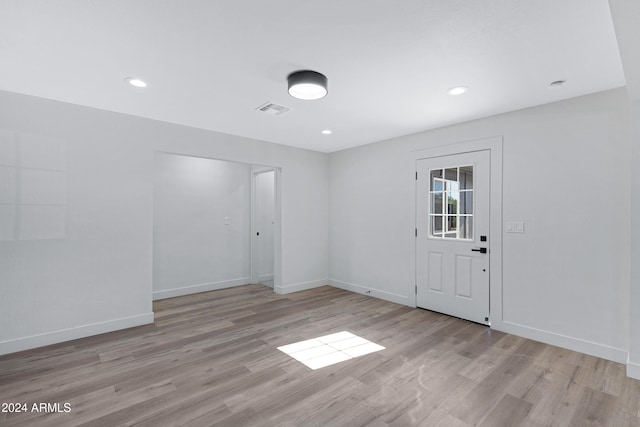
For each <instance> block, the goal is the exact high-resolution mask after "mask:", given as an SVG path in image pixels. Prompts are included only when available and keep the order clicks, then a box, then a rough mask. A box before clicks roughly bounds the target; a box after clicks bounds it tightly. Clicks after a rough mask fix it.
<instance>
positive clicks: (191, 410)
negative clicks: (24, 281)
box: [0, 285, 640, 427]
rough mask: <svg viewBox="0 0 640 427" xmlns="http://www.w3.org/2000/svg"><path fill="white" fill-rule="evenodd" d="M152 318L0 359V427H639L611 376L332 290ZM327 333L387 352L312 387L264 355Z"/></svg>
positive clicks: (198, 306)
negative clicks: (22, 406)
mask: <svg viewBox="0 0 640 427" xmlns="http://www.w3.org/2000/svg"><path fill="white" fill-rule="evenodd" d="M154 311H155V313H156V322H155V324H154V325H149V326H143V327H139V328H132V329H128V330H124V331H119V332H113V333H110V334H104V335H99V336H95V337H90V338H85V339H80V340H75V341H71V342H67V343H63V344H57V345H53V346H49V347H43V348H40V349H35V350H29V351H25V352H21V353H15V354H12V355H7V356H2V357H0V403H6V404H8V403H26V404H27V407H28V411H27V412H26V413H15V412H12V413H7V412H2V413H0V425H2V426H78V425H82V426H130V425H141V426H183V425H184V426H187V425H188V426H233V427H238V426H261V427H263V426H318V427H320V426H323V427H324V426H336V427H339V426H446V427H467V426H500V427H502V426H509V427H515V426H527V427H533V426H580V427H584V426H608V427H611V426H613V427H624V426H640V418H639V416H640V381H636V380H631V379H629V378H627V377H626V376H625V368H624V366H623V365H621V364H618V363H613V362H609V361H606V360H603V359H598V358H596V357H591V356H587V355H584V354H580V353H576V352H573V351H569V350H564V349H561V348H557V347H553V346H549V345H545V344H542V343H538V342H535V341H531V340H527V339H524V338H519V337H516V336H513V335H508V334H503V333H500V332H496V331H492V330H490V329H488V328H486V327H484V326H481V325H477V324H474V323H470V322H466V321H463V320H460V319H456V318H451V317H448V316H444V315H441V314H437V313H433V312H429V311H425V310H420V309H412V308H409V307H404V306H400V305H397V304H393V303H389V302H386V301H382V300H378V299H375V298H370V297H367V296H364V295H359V294H354V293H350V292H346V291H343V290H339V289H334V288H331V287H322V288H318V289H313V290H309V291H304V292H298V293H294V294H289V295H284V296H281V295H276V294H274V293H273V292H272V290H271V289H270V288H266V287H264V286H260V285H247V286H241V287H237V288H231V289H224V290H219V291H213V292H206V293H201V294H195V295H188V296H184V297H178V298H172V299H167V300H163V301H158V302H156V303H154ZM339 331H349V332H351V333H353V334H356V335H358V336H360V337H362V338H365V339H367V340H369V341H373V342H374V343H377V344H380V345H382V346H384V347H386V349H385V350H382V351H379V352H376V353H371V354H368V355H365V356H362V357H358V358H355V359H351V360H347V361H344V362H341V363H338V364H336V365H332V366H328V367H325V368H321V369H318V370H315V371H313V370H311V369H309V368H307V367H306V366H304V365H303V364H302V363H300V362H298V361H296V360H293V359H292V358H291V357H289V356H287V355H286V354H284V353H282V352H280V351H279V350H277V348H276V347H278V346H283V345H286V344H291V343H294V342H298V341H302V340H306V339H310V338H315V337H318V336H323V335H327V334H330V333H333V332H339ZM34 403H36V404H39V403H50V404H55V403H59V404H60V408H59V409H60V412H49V413H47V412H46V411H44V412H38V411H32V405H33V404H34ZM65 403H67V404H69V409H70V411H69V412H64V409H65V408H64V406H63V405H64V404H65ZM5 409H6V408H5ZM54 409H55V408H54ZM49 410H51V408H49Z"/></svg>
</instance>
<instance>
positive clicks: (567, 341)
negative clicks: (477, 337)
mask: <svg viewBox="0 0 640 427" xmlns="http://www.w3.org/2000/svg"><path fill="white" fill-rule="evenodd" d="M491 328H492V329H495V330H497V331H501V332H507V333H509V334H513V335H518V336H520V337H523V338H529V339H532V340H535V341H540V342H543V343H545V344H551V345H555V346H557V347H562V348H566V349H569V350H574V351H578V352H580V353H585V354H589V355H591V356H596V357H600V358H602V359H607V360H611V361H613V362H618V363H627V352H626V351H625V350H623V349H620V348H615V347H610V346H607V345H604V344H599V343H595V342H592V341H586V340H581V339H579V338H574V337H570V336H567V335H562V334H557V333H555V332H549V331H545V330H541V329H536V328H532V327H530V326H525V325H520V324H518V323H513V322H509V321H504V320H503V321H502V322H492V323H491ZM627 366H628V365H627Z"/></svg>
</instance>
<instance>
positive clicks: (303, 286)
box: [274, 279, 328, 295]
mask: <svg viewBox="0 0 640 427" xmlns="http://www.w3.org/2000/svg"><path fill="white" fill-rule="evenodd" d="M326 285H328V283H327V279H319V280H312V281H310V282H303V283H295V284H293V285H285V286H282V285H281V286H276V287H275V288H274V290H275V292H276V293H277V294H280V295H284V294H290V293H292V292H299V291H306V290H307V289H313V288H319V287H321V286H326Z"/></svg>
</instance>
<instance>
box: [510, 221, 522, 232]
mask: <svg viewBox="0 0 640 427" xmlns="http://www.w3.org/2000/svg"><path fill="white" fill-rule="evenodd" d="M506 231H507V233H524V222H523V221H508V222H507V226H506Z"/></svg>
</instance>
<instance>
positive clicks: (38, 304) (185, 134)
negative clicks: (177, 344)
mask: <svg viewBox="0 0 640 427" xmlns="http://www.w3.org/2000/svg"><path fill="white" fill-rule="evenodd" d="M0 130H1V131H3V132H2V134H1V137H2V138H1V140H2V143H1V145H0V148H1V149H2V153H3V154H2V155H0V158H8V157H12V156H17V158H13V159H9V160H6V159H5V161H4V163H12V164H10V165H6V166H8V168H9V169H10V171H9V172H6V171H5V174H6V173H9V174H14V175H15V176H17V177H19V176H20V174H21V173H22V172H21V171H20V169H23V168H21V167H19V162H20V159H21V157H22V156H23V154H25V153H27V152H28V151H29V150H30V149H32V148H33V146H34V145H35V146H42V144H44V145H45V146H47V143H48V142H47V141H49V142H51V141H53V145H55V147H57V148H58V149H54V150H52V151H47V150H44V149H41V150H39V151H38V152H39V153H40V154H41V155H42V157H43V158H42V159H39V160H38V159H37V157H38V153H36V154H33V155H29V157H30V161H31V160H34V159H35V160H37V161H41V162H42V163H44V165H33V164H31V165H29V166H39V167H41V166H45V167H41V169H42V170H43V171H48V172H51V173H54V172H55V173H57V174H58V175H61V174H62V175H64V177H63V178H64V179H59V180H58V181H57V182H56V183H55V184H51V182H48V180H47V179H44V178H42V177H40V178H39V179H38V178H34V179H33V180H31V184H32V185H31V186H30V187H29V188H25V186H24V182H21V181H20V180H19V179H18V180H16V181H14V182H12V184H10V187H11V188H10V189H3V190H2V191H3V194H5V193H8V192H11V191H13V192H14V193H17V194H18V195H20V194H23V195H25V196H27V197H31V201H32V202H34V201H35V202H37V203H32V204H31V205H29V206H26V205H24V204H20V203H18V202H19V201H18V202H15V201H7V200H6V199H5V203H2V202H0V204H1V205H2V209H0V210H1V211H2V212H0V222H1V224H0V230H3V231H2V234H3V236H4V237H3V239H4V240H2V241H0V325H1V326H0V353H9V352H12V351H17V350H21V349H25V348H31V347H36V346H39V345H45V344H49V343H53V342H59V341H63V340H66V339H72V338H76V337H81V336H87V335H92V334H96V333H100V332H106V331H112V330H115V329H119V328H124V327H130V326H135V325H139V324H144V323H148V322H151V321H152V320H153V314H152V304H151V301H152V253H153V248H152V242H153V238H152V237H153V169H154V153H155V152H156V151H163V152H171V153H180V154H186V155H192V156H202V157H209V158H217V159H225V160H233V161H238V162H244V163H249V164H259V165H270V166H277V167H281V168H282V175H281V177H282V186H281V191H282V193H281V198H282V283H281V284H280V286H278V287H277V288H276V290H277V291H278V292H290V291H292V290H298V289H305V288H308V287H313V286H318V285H321V284H324V283H326V278H327V265H328V258H327V257H328V254H327V248H328V211H327V205H328V176H327V173H328V156H327V155H326V154H322V153H317V152H312V151H308V150H301V149H296V148H292V147H286V146H282V145H277V144H271V143H267V142H263V141H256V140H251V139H247V138H240V137H234V136H230V135H225V134H220V133H216V132H209V131H203V130H198V129H193V128H187V127H183V126H178V125H172V124H167V123H163V122H157V121H152V120H147V119H142V118H137V117H131V116H126V115H122V114H116V113H111V112H107V111H102V110H96V109H91V108H86V107H80V106H76V105H71V104H65V103H60V102H56V101H50V100H44V99H39V98H34V97H30V96H25V95H18V94H13V93H8V92H0ZM33 140H35V141H36V142H34V143H31V142H27V143H25V141H33ZM55 147H54V148H55ZM62 155H63V159H64V163H60V162H61V161H60V160H59V157H60V156H62ZM56 162H58V163H56ZM52 165H53V166H54V167H56V168H58V169H60V168H62V166H63V167H64V170H57V169H56V170H54V169H53V168H51V166H52ZM47 168H51V170H49V169H47ZM33 169H37V168H35V167H33ZM32 175H33V174H32ZM36 175H37V174H36ZM4 182H5V181H3V186H5V184H4ZM51 185H54V186H55V187H54V189H55V194H57V199H55V200H47V199H46V197H45V196H43V194H44V195H46V194H49V189H50V186H51ZM3 188H4V187H3ZM27 193H28V194H27ZM5 196H6V197H7V198H8V197H10V196H11V194H8V195H7V194H5ZM23 205H24V206H23ZM16 207H17V208H16ZM24 208H26V209H24ZM50 208H57V209H53V210H55V211H56V212H57V214H56V216H55V218H54V219H55V221H53V222H52V223H48V222H47V219H48V218H50V216H49V215H48V214H47V212H50V211H51V209H50ZM12 210H13V212H14V213H11V212H10V211H12ZM34 211H35V212H34ZM16 212H17V213H16ZM20 227H22V228H20ZM26 232H30V233H32V235H31V237H29V240H25V239H24V236H22V237H21V236H20V234H21V233H22V234H25V233H26ZM25 236H27V237H28V235H27V234H25ZM32 237H33V238H32ZM309 253H313V256H308V254H309Z"/></svg>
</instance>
